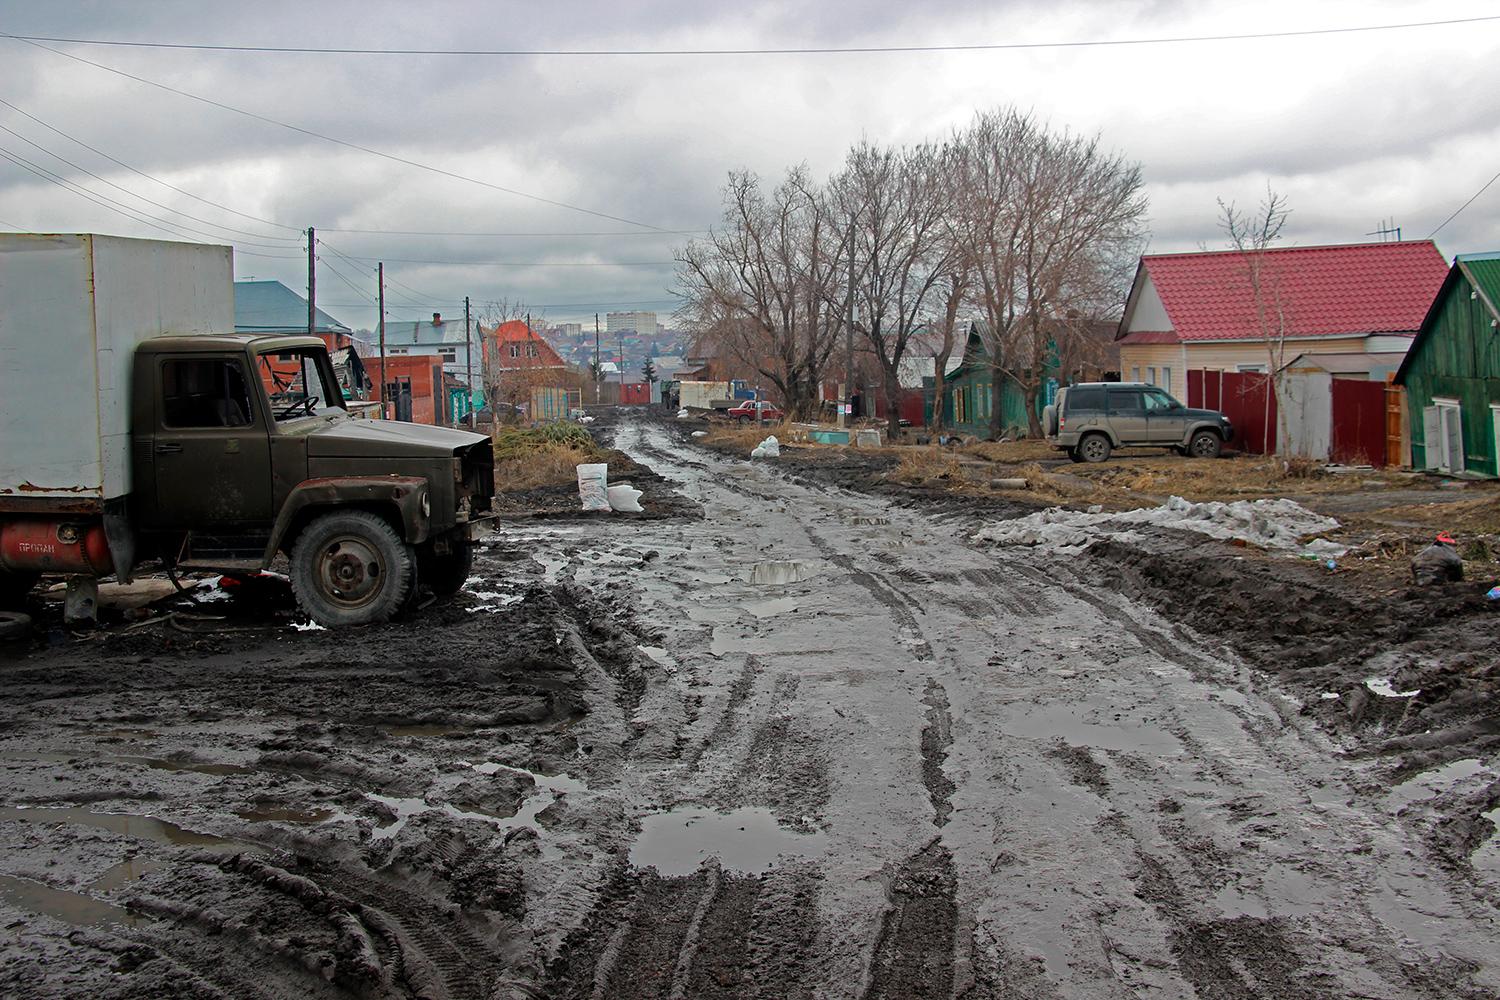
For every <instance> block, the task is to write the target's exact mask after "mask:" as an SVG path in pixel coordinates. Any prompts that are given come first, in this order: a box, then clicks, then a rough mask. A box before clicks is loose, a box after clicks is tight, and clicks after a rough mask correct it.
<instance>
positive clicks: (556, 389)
mask: <svg viewBox="0 0 1500 1000" xmlns="http://www.w3.org/2000/svg"><path fill="white" fill-rule="evenodd" d="M480 343H481V344H482V345H483V355H484V384H485V398H486V399H487V400H489V401H491V407H492V409H494V410H495V411H496V412H497V414H498V413H500V412H501V411H504V410H506V409H507V408H508V410H509V412H510V413H513V414H524V415H525V416H526V417H527V419H529V420H533V421H535V420H565V419H567V417H568V415H569V414H570V413H571V412H572V411H573V410H575V409H577V408H579V407H581V406H583V382H584V376H583V373H582V372H580V371H579V370H578V369H577V368H575V367H573V366H572V365H570V364H568V363H567V362H566V361H564V360H563V359H562V356H561V355H560V354H558V353H557V351H556V349H554V348H553V346H552V345H551V344H549V343H547V340H546V338H545V337H543V336H542V335H541V334H540V333H538V332H537V331H535V330H533V329H532V328H531V327H530V326H528V325H527V324H526V323H525V322H523V321H522V320H518V319H516V320H510V321H509V322H506V323H501V324H499V325H498V326H495V327H491V328H485V327H482V326H481V327H480Z"/></svg>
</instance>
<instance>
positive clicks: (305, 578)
mask: <svg viewBox="0 0 1500 1000" xmlns="http://www.w3.org/2000/svg"><path fill="white" fill-rule="evenodd" d="M291 561H292V591H293V592H294V593H295V594H296V595H297V603H298V604H299V605H300V606H301V607H302V610H303V611H306V612H307V613H308V614H309V615H311V616H312V618H313V620H314V621H316V622H317V623H318V624H319V625H324V626H328V627H333V626H338V625H369V624H373V623H375V622H383V621H386V620H387V619H389V618H390V617H391V616H392V615H394V614H395V613H396V611H397V610H398V609H399V608H400V607H401V605H402V603H403V602H404V601H405V600H406V595H407V593H408V592H409V591H410V590H411V584H412V551H411V546H409V545H407V544H406V543H405V542H404V541H402V540H401V536H400V535H397V534H396V532H395V529H393V528H392V527H391V526H390V525H389V524H387V523H386V522H385V521H384V520H383V519H381V518H380V517H379V516H378V515H376V514H372V513H370V512H369V511H364V510H344V511H336V512H334V513H332V514H324V515H323V516H322V517H320V518H318V519H317V520H315V521H313V522H312V523H311V524H309V525H308V526H307V527H306V528H305V529H303V531H302V534H300V535H298V536H297V543H296V544H295V545H294V546H292V560H291Z"/></svg>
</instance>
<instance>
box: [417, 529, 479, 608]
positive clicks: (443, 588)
mask: <svg viewBox="0 0 1500 1000" xmlns="http://www.w3.org/2000/svg"><path fill="white" fill-rule="evenodd" d="M473 567H474V547H473V546H472V545H470V544H469V543H468V542H467V541H456V542H453V543H452V544H451V546H450V547H449V549H448V552H447V553H446V554H444V555H439V554H438V553H436V552H434V551H433V550H432V547H431V546H424V547H423V548H422V550H421V551H420V552H418V553H417V582H418V583H420V584H422V585H423V586H425V587H429V588H431V589H432V592H433V593H434V594H437V595H438V596H439V597H447V596H448V595H450V594H456V593H458V590H459V588H460V587H462V586H463V585H464V581H465V580H467V579H468V578H469V571H470V570H471V569H473Z"/></svg>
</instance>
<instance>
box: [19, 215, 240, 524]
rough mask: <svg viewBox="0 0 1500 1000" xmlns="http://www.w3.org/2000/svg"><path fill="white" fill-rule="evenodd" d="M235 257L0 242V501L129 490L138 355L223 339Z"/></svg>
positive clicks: (127, 244) (85, 242)
mask: <svg viewBox="0 0 1500 1000" xmlns="http://www.w3.org/2000/svg"><path fill="white" fill-rule="evenodd" d="M233 253H234V251H233V250H232V249H231V248H229V247H225V246H206V245H203V244H195V243H171V242H166V241H162V240H138V239H126V238H124V237H118V236H97V235H89V234H82V235H55V236H54V235H26V234H17V233H5V234H0V497H4V496H7V495H10V496H17V497H26V498H29V499H33V500H58V501H67V502H69V506H70V507H72V508H73V509H85V508H87V507H88V506H91V505H92V504H94V503H98V504H102V503H103V501H105V500H113V499H115V498H118V497H123V496H125V495H126V494H128V493H129V492H130V489H131V482H130V385H131V368H132V365H133V362H134V357H135V348H136V345H137V344H139V343H140V342H141V341H143V340H147V339H149V338H151V337H158V336H162V335H167V334H203V333H233V332H234V258H233Z"/></svg>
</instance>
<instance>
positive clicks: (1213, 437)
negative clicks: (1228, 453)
mask: <svg viewBox="0 0 1500 1000" xmlns="http://www.w3.org/2000/svg"><path fill="white" fill-rule="evenodd" d="M1223 450H1224V442H1223V441H1222V440H1220V439H1219V435H1217V434H1215V433H1214V432H1213V431H1199V432H1198V433H1196V434H1194V435H1193V436H1192V438H1190V439H1189V440H1188V446H1187V453H1188V454H1189V455H1190V456H1192V457H1193V458H1218V457H1219V453H1220V452H1221V451H1223Z"/></svg>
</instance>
